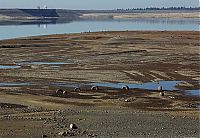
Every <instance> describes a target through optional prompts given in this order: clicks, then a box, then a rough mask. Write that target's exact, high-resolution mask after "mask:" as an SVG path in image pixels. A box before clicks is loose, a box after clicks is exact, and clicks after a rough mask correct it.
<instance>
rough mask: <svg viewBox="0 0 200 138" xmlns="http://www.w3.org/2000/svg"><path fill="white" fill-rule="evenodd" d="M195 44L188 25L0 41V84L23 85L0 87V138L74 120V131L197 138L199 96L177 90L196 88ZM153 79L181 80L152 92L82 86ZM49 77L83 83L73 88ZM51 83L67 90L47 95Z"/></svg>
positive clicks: (55, 129)
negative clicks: (181, 28) (173, 28)
mask: <svg viewBox="0 0 200 138" xmlns="http://www.w3.org/2000/svg"><path fill="white" fill-rule="evenodd" d="M199 45H200V43H199V32H193V31H190V32H184V31H181V32H168V31H162V32H161V31H160V32H158V31H156V32H154V31H150V32H148V31H136V32H131V31H126V32H99V33H81V34H64V35H49V36H37V37H30V38H21V39H13V40H4V41H0V56H1V58H0V65H1V66H2V68H1V69H0V82H1V83H7V84H12V83H17V84H18V83H19V84H20V83H22V84H24V85H9V86H7V85H4V86H1V87H0V107H1V110H0V137H42V135H47V136H48V137H59V135H58V133H59V132H62V131H68V129H69V124H70V123H75V124H76V125H77V126H78V130H75V132H71V131H70V134H71V133H72V135H74V137H96V136H98V137H198V136H199V134H200V132H199V130H200V129H199V127H200V126H199V113H200V112H199V109H198V108H197V107H198V106H199V102H200V97H199V96H188V95H185V94H184V90H199V76H200V72H199ZM69 61H70V64H68V63H69ZM20 63H23V64H20ZM37 63H38V64H37ZM42 63H45V64H42ZM53 63H54V64H53ZM55 63H57V64H55ZM61 63H62V64H61ZM65 63H66V64H65ZM5 66H6V67H10V66H20V67H18V68H12V67H11V68H4V69H3V67H5ZM159 80H165V81H172V80H173V81H174V80H176V81H181V83H179V84H177V88H181V89H180V90H167V91H165V96H163V97H160V96H159V91H157V90H147V89H136V88H132V89H130V90H128V91H124V90H120V89H114V88H108V87H100V90H98V91H91V90H90V87H91V86H89V85H84V84H89V83H118V82H120V83H144V82H157V81H159ZM53 83H56V84H57V83H58V84H62V83H69V84H70V83H80V84H83V85H81V91H80V92H77V91H76V92H75V91H74V90H73V89H74V88H73V87H72V88H71V87H64V86H62V85H51V84H53ZM25 84H28V85H25ZM29 84H31V85H29ZM59 88H61V89H64V90H66V91H67V94H66V95H58V94H55V91H56V90H57V89H59ZM125 101H128V102H125Z"/></svg>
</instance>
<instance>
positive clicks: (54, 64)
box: [17, 60, 74, 66]
mask: <svg viewBox="0 0 200 138" xmlns="http://www.w3.org/2000/svg"><path fill="white" fill-rule="evenodd" d="M17 64H18V65H52V66H59V65H66V64H74V61H72V60H68V61H66V62H40V61H33V62H31V61H24V62H19V63H17Z"/></svg>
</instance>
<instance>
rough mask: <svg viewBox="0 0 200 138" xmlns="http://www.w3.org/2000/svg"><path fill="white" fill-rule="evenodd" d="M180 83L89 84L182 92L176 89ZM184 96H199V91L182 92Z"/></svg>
mask: <svg viewBox="0 0 200 138" xmlns="http://www.w3.org/2000/svg"><path fill="white" fill-rule="evenodd" d="M179 82H181V81H159V82H148V83H143V84H130V83H91V84H90V85H96V86H102V87H110V88H116V89H120V88H121V87H122V86H124V85H127V86H128V87H129V88H139V89H147V90H157V89H158V86H162V87H163V90H169V91H172V90H183V89H178V88H176V87H175V86H176V84H177V83H179ZM183 91H184V92H185V93H186V95H193V96H200V90H183Z"/></svg>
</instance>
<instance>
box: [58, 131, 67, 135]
mask: <svg viewBox="0 0 200 138" xmlns="http://www.w3.org/2000/svg"><path fill="white" fill-rule="evenodd" d="M58 135H60V136H67V132H65V131H63V132H59V133H58Z"/></svg>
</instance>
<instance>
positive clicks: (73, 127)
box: [69, 124, 78, 129]
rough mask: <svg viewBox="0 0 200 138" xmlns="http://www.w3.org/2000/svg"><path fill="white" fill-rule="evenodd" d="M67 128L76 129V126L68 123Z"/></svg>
mask: <svg viewBox="0 0 200 138" xmlns="http://www.w3.org/2000/svg"><path fill="white" fill-rule="evenodd" d="M69 128H70V129H77V128H78V127H77V126H76V125H75V124H70V125H69Z"/></svg>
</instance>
